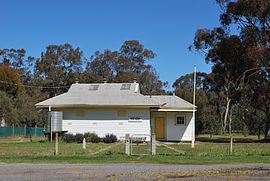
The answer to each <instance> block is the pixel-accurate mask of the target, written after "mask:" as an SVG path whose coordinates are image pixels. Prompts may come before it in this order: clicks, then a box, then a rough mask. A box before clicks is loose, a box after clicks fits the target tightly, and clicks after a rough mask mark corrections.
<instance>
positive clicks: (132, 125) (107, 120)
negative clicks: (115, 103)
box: [63, 109, 150, 139]
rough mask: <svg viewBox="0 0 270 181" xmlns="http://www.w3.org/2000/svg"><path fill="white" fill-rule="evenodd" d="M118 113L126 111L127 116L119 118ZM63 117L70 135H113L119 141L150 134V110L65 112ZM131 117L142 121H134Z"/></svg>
mask: <svg viewBox="0 0 270 181" xmlns="http://www.w3.org/2000/svg"><path fill="white" fill-rule="evenodd" d="M118 111H124V112H125V113H126V115H125V116H119V115H118ZM78 114H79V115H78ZM63 115H64V118H63V130H67V131H68V133H73V134H75V133H85V132H92V133H96V134H98V135H99V136H105V135H106V134H108V133H110V134H111V133H112V134H114V135H116V136H117V138H118V139H124V137H125V134H127V133H129V134H130V135H132V134H147V135H149V134H150V111H149V109H88V110H63ZM131 117H139V118H141V119H140V120H136V121H134V120H130V118H131Z"/></svg>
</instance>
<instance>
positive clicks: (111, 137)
mask: <svg viewBox="0 0 270 181" xmlns="http://www.w3.org/2000/svg"><path fill="white" fill-rule="evenodd" d="M116 141H117V137H116V136H115V135H114V134H106V135H105V137H104V138H103V142H104V143H115V142H116Z"/></svg>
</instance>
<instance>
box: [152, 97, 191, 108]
mask: <svg viewBox="0 0 270 181" xmlns="http://www.w3.org/2000/svg"><path fill="white" fill-rule="evenodd" d="M147 97H149V98H150V97H151V99H153V100H154V101H155V102H158V103H159V104H160V105H161V107H163V108H193V104H191V103H189V102H188V101H186V100H184V99H182V98H180V97H178V96H175V95H160V96H156V95H154V96H147Z"/></svg>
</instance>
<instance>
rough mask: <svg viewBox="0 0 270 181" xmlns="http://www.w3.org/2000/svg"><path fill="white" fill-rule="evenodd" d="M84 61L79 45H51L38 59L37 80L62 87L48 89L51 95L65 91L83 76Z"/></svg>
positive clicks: (51, 85)
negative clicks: (75, 46) (74, 46)
mask: <svg viewBox="0 0 270 181" xmlns="http://www.w3.org/2000/svg"><path fill="white" fill-rule="evenodd" d="M82 63H83V52H82V51H81V49H80V48H79V47H77V48H73V47H72V45H70V44H68V43H66V44H64V45H49V46H47V47H46V51H45V52H42V53H41V57H40V58H39V59H37V61H36V67H35V77H36V82H40V83H41V84H42V85H43V86H47V87H61V88H59V89H48V90H46V92H48V93H49V96H50V97H52V96H55V95H57V94H60V93H63V92H65V91H66V90H67V88H68V87H69V86H70V84H72V83H74V82H75V80H80V79H81V78H82V74H81V71H82Z"/></svg>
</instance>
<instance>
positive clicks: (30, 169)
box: [0, 163, 270, 180]
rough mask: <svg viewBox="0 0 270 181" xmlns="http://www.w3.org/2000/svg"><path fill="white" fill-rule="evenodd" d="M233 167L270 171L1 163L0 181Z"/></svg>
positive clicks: (149, 176) (136, 176) (151, 176)
mask: <svg viewBox="0 0 270 181" xmlns="http://www.w3.org/2000/svg"><path fill="white" fill-rule="evenodd" d="M231 168H232V169H233V168H249V169H267V170H270V164H211V165H172V164H146V163H117V164H0V180H163V179H164V177H160V175H162V174H164V173H179V172H189V173H192V171H205V170H212V169H231ZM166 179H169V180H183V179H184V180H189V179H190V178H177V177H171V178H166ZM220 179H222V180H230V179H231V178H226V177H224V176H223V177H216V176H213V177H211V180H220ZM247 179H248V180H250V179H251V180H270V176H269V175H254V177H248V178H247V177H243V180H247ZM193 180H209V177H207V176H197V177H195V178H193ZM238 180H239V178H238ZM240 180H241V179H240Z"/></svg>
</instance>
